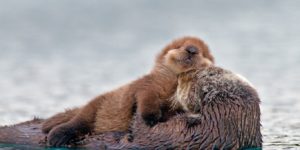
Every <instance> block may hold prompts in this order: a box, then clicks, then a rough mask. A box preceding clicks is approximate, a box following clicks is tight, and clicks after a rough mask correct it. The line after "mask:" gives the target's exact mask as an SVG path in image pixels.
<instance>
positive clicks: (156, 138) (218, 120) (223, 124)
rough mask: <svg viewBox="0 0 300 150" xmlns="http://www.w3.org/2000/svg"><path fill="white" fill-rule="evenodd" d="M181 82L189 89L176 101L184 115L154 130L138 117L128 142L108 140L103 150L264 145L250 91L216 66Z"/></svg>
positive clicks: (257, 109)
mask: <svg viewBox="0 0 300 150" xmlns="http://www.w3.org/2000/svg"><path fill="white" fill-rule="evenodd" d="M180 80H183V81H184V82H185V83H186V85H189V86H191V88H190V89H189V90H188V92H187V93H183V94H187V97H184V99H181V100H180V101H178V102H179V103H181V104H183V105H186V106H187V108H188V109H187V110H186V111H187V113H184V114H179V115H176V116H174V117H172V118H170V119H169V120H168V121H167V122H162V123H159V124H157V125H155V126H154V127H152V128H150V127H148V126H146V125H144V124H143V123H142V119H141V118H140V117H139V116H137V118H136V119H135V122H134V125H133V127H132V129H133V131H132V134H133V136H134V139H133V140H132V142H129V141H128V140H126V139H127V138H126V137H125V139H124V140H120V142H119V143H116V142H114V143H110V142H107V143H110V144H107V147H106V148H108V149H245V148H253V147H256V148H257V147H261V146H262V135H261V132H260V126H261V125H260V107H259V103H260V99H259V97H258V95H257V92H256V90H255V89H254V88H253V87H251V86H250V85H249V84H248V83H246V82H245V81H243V80H241V79H240V78H239V77H238V76H236V75H235V74H233V73H231V72H229V71H226V70H224V69H221V68H218V67H210V68H208V69H203V70H197V71H191V72H188V73H186V74H182V75H181V76H180V77H179V81H180ZM186 85H179V86H178V88H182V87H181V86H186ZM177 92H182V91H180V90H178V91H177ZM183 96H185V95H183ZM177 98H179V97H177ZM195 120H197V121H195ZM191 121H192V124H191ZM105 137H106V138H108V136H105ZM103 140H105V138H104V139H103Z"/></svg>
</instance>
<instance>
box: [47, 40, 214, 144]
mask: <svg viewBox="0 0 300 150" xmlns="http://www.w3.org/2000/svg"><path fill="white" fill-rule="evenodd" d="M213 63H214V58H213V56H212V55H211V53H210V51H209V49H208V47H207V45H206V44H205V43H204V42H203V41H202V40H200V39H198V38H195V37H183V38H180V39H177V40H174V41H173V42H171V43H170V44H168V45H167V46H166V47H165V48H164V49H163V50H162V51H161V52H160V54H159V55H158V56H157V58H156V61H155V65H154V68H153V69H152V71H151V72H150V73H149V74H147V75H145V76H143V77H142V78H140V79H137V80H135V81H133V82H131V83H129V84H126V85H124V86H121V87H120V88H118V89H115V90H113V91H110V92H107V93H104V94H102V95H100V96H98V97H96V98H94V99H93V100H92V101H90V102H89V103H88V104H87V105H85V106H83V107H81V108H76V109H71V110H68V111H66V112H64V113H60V114H57V115H55V116H53V117H51V118H49V119H47V120H46V121H45V123H44V124H43V127H42V130H43V132H45V133H48V132H49V134H48V144H49V145H50V146H61V145H64V144H67V143H68V142H69V141H70V140H72V139H74V138H76V137H78V136H79V135H83V134H86V133H89V132H92V131H93V132H96V133H102V132H106V131H126V130H128V128H129V125H130V122H131V121H132V117H133V113H134V112H135V107H136V114H137V115H139V116H141V117H142V118H143V121H144V122H145V123H146V124H147V125H149V126H153V125H154V124H156V123H157V122H158V121H159V120H161V119H163V116H164V112H168V111H165V110H169V106H170V104H171V102H170V101H168V99H169V98H170V97H171V96H172V95H174V92H175V91H176V87H177V76H178V74H180V73H183V72H187V71H190V70H193V69H195V68H201V67H207V66H210V65H211V64H213Z"/></svg>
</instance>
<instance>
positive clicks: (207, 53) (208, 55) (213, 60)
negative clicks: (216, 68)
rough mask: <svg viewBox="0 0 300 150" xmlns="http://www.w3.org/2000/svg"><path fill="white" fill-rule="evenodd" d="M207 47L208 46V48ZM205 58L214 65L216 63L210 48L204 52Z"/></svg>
mask: <svg viewBox="0 0 300 150" xmlns="http://www.w3.org/2000/svg"><path fill="white" fill-rule="evenodd" d="M206 47H207V46H206ZM203 56H204V57H205V58H207V59H209V60H210V61H211V62H212V63H213V64H214V63H215V58H214V57H213V56H212V54H211V53H210V51H209V49H208V47H207V49H206V50H204V52H203Z"/></svg>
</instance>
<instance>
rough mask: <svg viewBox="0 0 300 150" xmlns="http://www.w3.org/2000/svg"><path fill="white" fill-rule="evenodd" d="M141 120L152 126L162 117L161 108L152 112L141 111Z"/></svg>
mask: <svg viewBox="0 0 300 150" xmlns="http://www.w3.org/2000/svg"><path fill="white" fill-rule="evenodd" d="M142 117H143V120H144V121H145V123H146V125H148V126H150V127H152V126H154V125H155V124H157V123H158V121H159V120H160V119H161V117H162V112H161V110H158V111H153V112H144V113H142Z"/></svg>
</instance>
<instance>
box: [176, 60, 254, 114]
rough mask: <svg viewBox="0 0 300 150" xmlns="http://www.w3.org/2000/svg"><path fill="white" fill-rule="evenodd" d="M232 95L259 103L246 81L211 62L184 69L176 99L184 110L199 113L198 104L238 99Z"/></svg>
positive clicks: (201, 105)
mask: <svg viewBox="0 0 300 150" xmlns="http://www.w3.org/2000/svg"><path fill="white" fill-rule="evenodd" d="M195 92H197V94H195ZM235 99H241V101H245V102H249V103H252V102H253V101H257V103H258V100H259V99H258V96H257V93H256V90H255V89H254V88H253V86H252V85H251V83H249V81H247V80H245V79H244V78H241V76H240V75H237V74H235V73H232V72H230V71H228V70H225V69H222V68H219V67H215V66H211V67H207V68H201V69H198V70H193V71H190V72H185V73H182V74H180V75H179V77H178V87H177V91H176V100H177V101H176V102H179V103H180V105H181V106H182V107H183V108H184V109H185V110H186V111H190V112H193V113H199V112H200V111H201V109H202V108H201V107H203V105H206V104H208V103H217V102H218V100H221V101H224V100H226V101H228V102H230V100H232V101H234V102H237V100H235Z"/></svg>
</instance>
